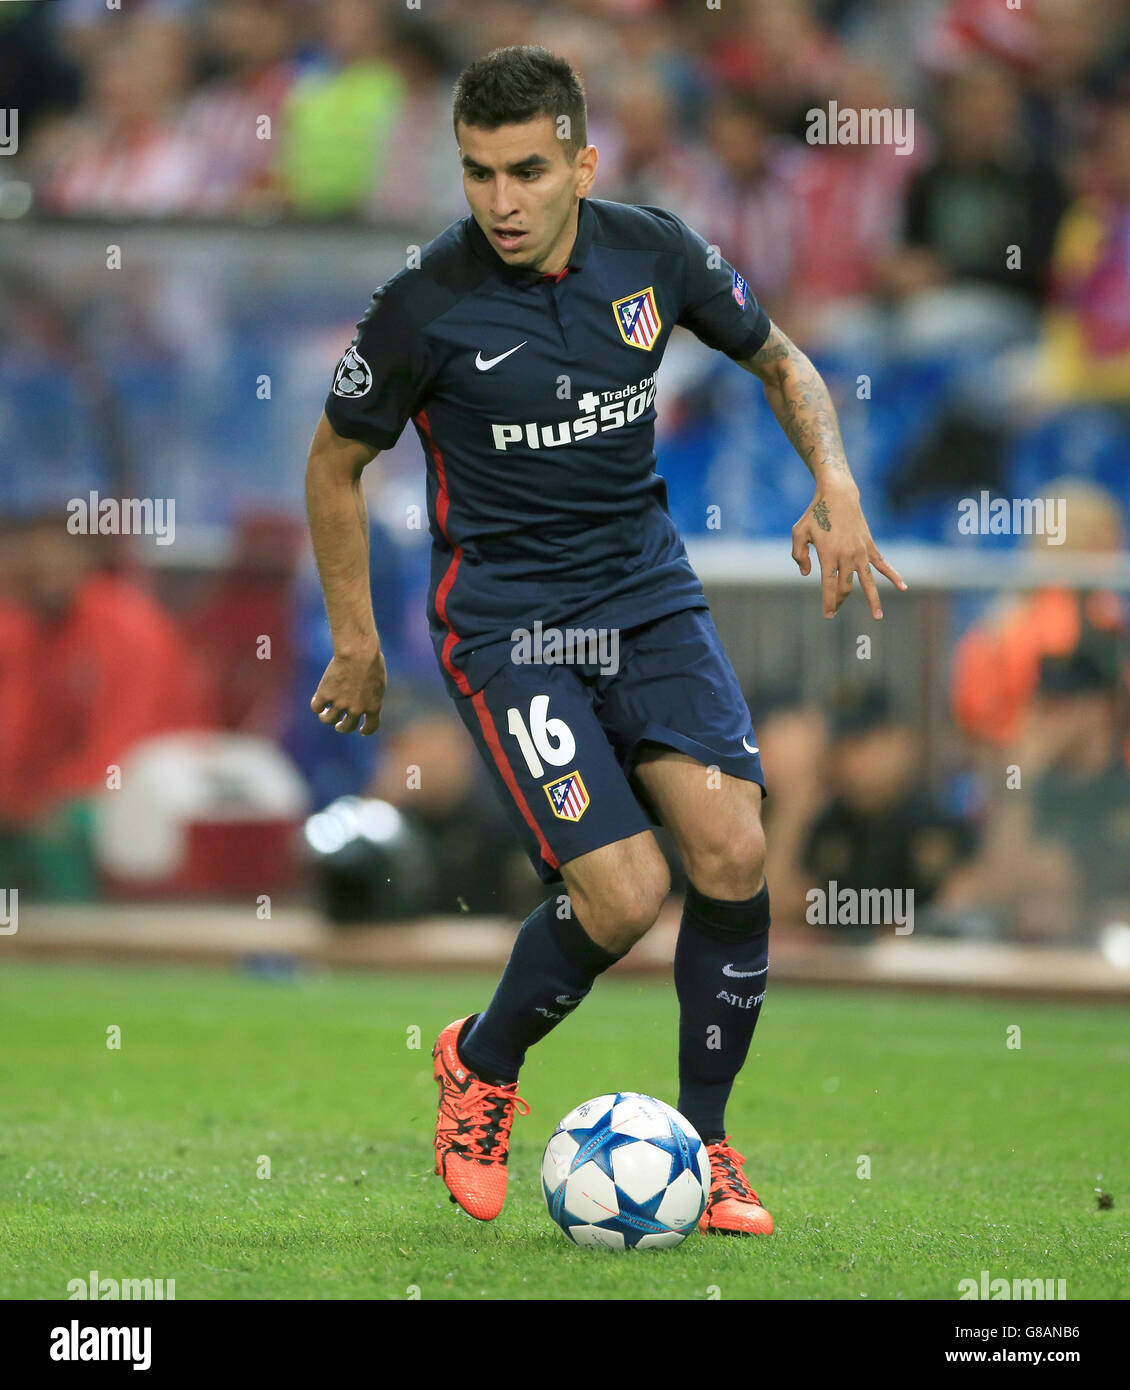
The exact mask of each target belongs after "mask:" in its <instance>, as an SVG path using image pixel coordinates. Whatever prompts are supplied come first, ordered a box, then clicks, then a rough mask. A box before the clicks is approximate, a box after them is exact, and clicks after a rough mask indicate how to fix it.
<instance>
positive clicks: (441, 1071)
mask: <svg viewBox="0 0 1130 1390" xmlns="http://www.w3.org/2000/svg"><path fill="white" fill-rule="evenodd" d="M469 1017H470V1018H474V1017H475V1015H474V1014H471V1015H469ZM466 1022H467V1019H465V1018H457V1019H456V1020H455V1022H454V1023H449V1024H448V1025H447V1027H446V1028H445V1029H444V1030H443V1032H442V1033H441V1034H440V1035H439V1037H438V1038H437V1039H436V1045H435V1047H433V1048H432V1057H433V1058H434V1059H435V1065H434V1066H433V1068H432V1075H433V1076H434V1077H435V1079H436V1081H437V1082H438V1083H439V1113H438V1114H437V1116H436V1140H435V1148H436V1169H435V1170H436V1172H437V1173H438V1174H439V1176H440V1177H441V1178H442V1179H443V1180H444V1182H445V1183H446V1184H447V1190H448V1191H449V1192H450V1193H451V1200H452V1201H453V1202H458V1203H459V1205H460V1206H461V1207H462V1208H463V1210H464V1211H465V1212H469V1213H470V1215H471V1216H474V1217H477V1218H478V1220H479V1221H493V1220H494V1218H495V1217H496V1216H497V1215H498V1213H499V1212H500V1211H501V1210H502V1204H503V1202H504V1201H505V1200H506V1160H507V1157H508V1155H509V1152H510V1126H511V1125H512V1124H513V1123H514V1110H515V1107H517V1108H518V1110H519V1111H520V1113H521V1114H523V1115H528V1114H529V1113H530V1107H529V1106H528V1105H527V1104H526V1102H525V1101H524V1100H523V1099H522V1097H521V1096H520V1095H519V1094H518V1083H517V1082H516V1081H514V1082H511V1084H510V1085H509V1086H492V1085H490V1084H489V1083H488V1082H486V1081H482V1080H480V1079H479V1077H478V1076H476V1075H475V1073H474V1072H473V1071H471V1069H470V1068H469V1067H465V1066H464V1065H463V1063H462V1062H461V1061H460V1059H459V1053H458V1051H457V1050H456V1043H457V1042H458V1039H459V1033H460V1031H461V1029H462V1027H463V1025H464V1024H465V1023H466Z"/></svg>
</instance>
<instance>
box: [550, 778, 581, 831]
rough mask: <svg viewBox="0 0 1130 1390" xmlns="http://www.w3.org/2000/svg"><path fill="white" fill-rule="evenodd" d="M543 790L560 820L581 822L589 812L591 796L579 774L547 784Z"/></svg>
mask: <svg viewBox="0 0 1130 1390" xmlns="http://www.w3.org/2000/svg"><path fill="white" fill-rule="evenodd" d="M542 790H543V791H544V792H545V794H546V796H548V797H549V805H550V807H551V809H552V811H553V814H554V815H555V816H556V817H557V819H558V820H580V819H581V817H582V816H583V815H584V814H585V812H586V811H587V810H588V805H589V794H588V791H587V789H586V787H585V784H584V782H582V781H581V774H580V773H579V772H568V773H566V774H565V776H564V777H558V778H557V780H556V781H554V782H546V783H545V784H544V785H543V787H542Z"/></svg>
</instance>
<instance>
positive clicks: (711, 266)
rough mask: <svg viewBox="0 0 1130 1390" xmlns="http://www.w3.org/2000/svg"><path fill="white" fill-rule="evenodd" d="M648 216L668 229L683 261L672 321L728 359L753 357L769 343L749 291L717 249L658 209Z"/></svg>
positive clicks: (765, 324) (764, 319)
mask: <svg viewBox="0 0 1130 1390" xmlns="http://www.w3.org/2000/svg"><path fill="white" fill-rule="evenodd" d="M649 211H651V212H654V213H656V214H658V215H659V216H661V217H662V218H663V219H664V220H665V221H666V222H667V223H668V224H669V225H670V226H671V227H672V229H673V231H674V233H675V234H676V237H677V240H676V243H675V244H676V247H677V249H678V250H679V251H680V254H681V256H682V259H683V264H684V269H685V277H684V281H683V293H682V308H681V309H680V311H679V317H678V319H677V320H676V321H677V322H678V323H679V324H681V325H682V327H684V328H689V329H690V331H691V332H692V333H693V334H694V335H695V337H696V338H698V339H700V340H701V341H702V342H704V343H705V344H706V346H707V347H710V348H716V349H717V350H718V351H719V352H724V353H725V354H726V356H727V357H733V358H735V359H738V360H740V359H742V358H745V357H751V356H752V355H753V354H754V353H755V352H756V351H757V350H758V348H760V347H761V346H762V344H763V343H764V342H765V340H766V338H768V336H769V329H770V323H769V315H768V314H767V313H766V312H765V310H764V309H763V308H762V307H761V305H760V304H759V303H758V302H757V300H756V298H755V297H754V294H753V291H752V290H751V289H750V287H749V286H748V285H747V284H746V282H745V280H744V279H743V278H742V276H741V275H740V274H739V272H738V271H736V270H735V269H734V267H733V266H732V265H731V264H730V263H729V261H727V260H726V259H725V257H723V256H722V254H721V253H720V252H719V250H718V248H717V247H716V246H713V247H712V246H710V245H709V244H708V243H707V241H706V240H705V238H704V237H701V236H699V234H698V232H696V231H692V229H691V228H690V227H688V226H687V224H686V223H685V222H683V221H682V220H681V219H680V218H678V217H676V216H675V215H674V213H670V212H666V211H665V210H663V209H661V208H651V209H649Z"/></svg>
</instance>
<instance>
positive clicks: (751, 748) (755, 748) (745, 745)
mask: <svg viewBox="0 0 1130 1390" xmlns="http://www.w3.org/2000/svg"><path fill="white" fill-rule="evenodd" d="M742 747H743V748H744V749H745V751H746V752H747V753H759V752H760V751H761V750H760V749H759V748H758V746H757V744H756V743H755V744H752V745H750V744H748V743H747V742H746V741H745V739H744V738H743V739H742Z"/></svg>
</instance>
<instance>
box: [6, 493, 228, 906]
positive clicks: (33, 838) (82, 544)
mask: <svg viewBox="0 0 1130 1390" xmlns="http://www.w3.org/2000/svg"><path fill="white" fill-rule="evenodd" d="M90 546H91V541H90V539H89V538H87V537H84V536H75V535H71V534H69V533H68V532H67V530H66V528H65V526H64V524H63V521H62V519H61V518H59V517H57V516H52V517H51V518H50V519H49V520H45V519H37V520H35V521H32V522H30V523H28V524H26V525H24V526H22V527H20V528H18V529H16V530H15V531H14V532H12V533H11V534H10V535H9V536H8V537H7V538H6V539H5V550H6V551H7V567H6V572H5V574H4V576H3V578H4V579H5V580H6V584H5V588H6V591H7V601H5V600H3V599H0V882H3V883H4V885H5V886H6V887H14V888H17V889H21V890H24V891H26V892H28V893H29V894H32V893H39V894H43V895H48V896H59V897H86V896H90V895H91V894H92V893H93V890H94V882H95V880H94V873H93V867H92V857H91V853H90V839H89V829H90V821H91V815H90V807H91V802H92V799H93V797H94V795H95V794H96V793H97V792H99V791H101V790H103V789H105V788H106V787H107V786H108V785H112V784H113V769H114V768H115V767H116V766H117V765H118V764H120V762H121V760H122V758H123V756H124V755H125V754H126V753H127V752H128V751H129V749H130V748H131V747H132V745H133V744H135V743H136V742H138V740H139V739H142V738H145V737H146V736H148V735H151V734H158V733H165V732H168V731H170V730H173V729H184V728H196V727H201V726H203V725H205V724H206V723H207V722H208V720H207V710H206V708H205V701H204V698H203V695H202V693H201V684H200V678H199V673H198V671H197V669H196V664H195V661H194V659H193V657H192V655H191V653H190V651H189V649H188V647H187V645H186V643H185V641H184V639H183V638H182V637H181V635H180V633H179V631H178V629H177V627H176V625H175V623H174V622H173V620H172V619H171V618H170V617H169V616H168V615H167V614H166V613H165V612H164V611H163V609H162V608H161V607H160V605H159V604H158V603H157V602H156V601H155V600H154V599H153V598H151V597H150V596H149V595H148V594H147V593H145V592H144V591H143V590H142V589H140V588H139V587H138V586H137V585H136V584H134V583H132V582H130V581H129V580H126V579H124V578H120V577H118V576H116V575H113V574H107V573H104V572H100V571H98V570H96V569H95V568H94V567H93V555H92V553H91V551H90Z"/></svg>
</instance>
